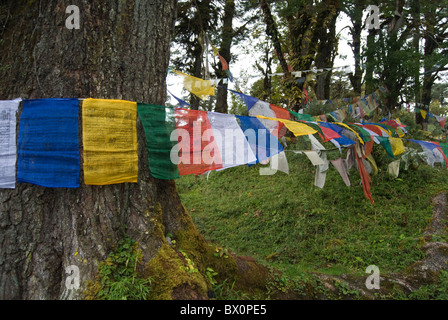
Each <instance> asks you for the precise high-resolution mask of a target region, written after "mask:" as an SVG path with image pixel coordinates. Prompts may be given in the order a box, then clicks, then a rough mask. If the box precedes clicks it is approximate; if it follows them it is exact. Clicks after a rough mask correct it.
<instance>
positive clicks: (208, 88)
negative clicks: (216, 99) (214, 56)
mask: <svg viewBox="0 0 448 320" xmlns="http://www.w3.org/2000/svg"><path fill="white" fill-rule="evenodd" d="M173 72H174V73H176V74H177V75H179V76H181V77H183V78H184V87H185V89H187V90H188V91H189V92H191V93H192V94H194V95H195V96H197V97H198V98H199V99H202V100H204V99H206V98H207V97H208V96H214V95H215V83H214V82H213V81H211V80H203V79H200V78H196V77H193V76H190V75H188V74H186V73H183V72H180V71H176V70H173Z"/></svg>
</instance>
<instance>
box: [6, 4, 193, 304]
mask: <svg viewBox="0 0 448 320" xmlns="http://www.w3.org/2000/svg"><path fill="white" fill-rule="evenodd" d="M73 4H74V5H77V6H78V7H79V9H80V17H81V25H80V29H72V30H69V29H67V28H66V26H65V21H66V19H67V18H68V17H69V14H67V13H66V7H65V5H64V4H63V2H61V1H57V0H47V1H35V2H29V1H17V0H13V1H12V0H11V1H6V2H5V1H3V3H2V4H1V6H0V12H1V13H2V16H1V19H2V20H3V21H2V24H1V25H2V26H3V28H2V30H1V43H2V50H1V53H0V62H1V65H2V66H7V68H2V69H1V77H0V87H1V88H2V89H1V92H0V95H1V98H2V99H12V98H16V97H22V98H24V99H26V98H58V97H76V98H88V97H93V98H104V99H125V100H131V101H138V102H146V103H153V104H160V105H163V104H164V103H165V101H166V84H165V79H166V74H167V69H168V63H169V50H170V41H171V34H172V28H173V20H174V13H175V6H176V1H175V0H163V1H162V0H159V1H118V0H114V1H107V2H102V3H101V5H99V4H94V3H92V1H87V0H78V1H73ZM80 110H81V108H80ZM19 112H20V110H19ZM80 114H81V111H80ZM80 122H81V121H80ZM79 129H80V130H79V132H80V141H82V140H81V137H82V127H81V125H80V128H79ZM138 138H139V151H138V153H139V154H138V155H139V178H138V183H124V184H117V185H107V186H88V185H84V184H83V173H82V152H81V151H80V158H81V163H80V166H81V185H80V187H79V188H78V189H51V188H44V187H40V186H35V185H31V184H26V183H21V184H17V187H16V189H14V190H0V299H79V298H82V289H84V288H85V284H86V282H87V281H88V280H92V279H93V278H94V277H95V275H96V273H97V268H98V263H99V262H100V261H102V260H105V259H106V258H107V256H108V254H109V253H110V252H111V250H113V248H114V247H115V246H116V244H117V242H118V241H119V240H120V239H121V238H122V237H123V235H124V232H127V233H128V235H129V236H130V237H131V238H133V239H135V240H136V241H137V242H138V243H139V247H140V249H141V250H142V255H143V263H146V262H148V261H149V260H151V259H152V258H153V257H155V256H156V255H157V253H158V251H159V250H160V248H161V247H162V246H163V244H164V243H165V242H166V239H165V238H164V234H160V232H157V230H160V229H162V230H163V232H166V233H168V232H171V233H176V232H177V231H178V230H182V229H184V228H186V226H189V227H191V225H190V223H191V221H190V220H191V219H189V216H188V213H187V212H186V211H185V209H184V208H183V207H182V204H181V202H180V200H179V197H178V194H177V191H176V186H175V183H174V182H173V181H162V180H156V179H154V178H153V177H152V176H151V174H150V171H149V168H148V165H147V157H148V154H147V151H146V142H145V136H144V133H143V129H142V127H141V123H140V122H138ZM81 148H82V146H81ZM160 212H161V214H160ZM70 265H75V266H77V267H78V268H79V270H80V280H81V290H78V291H76V292H75V291H73V290H68V289H67V287H66V286H65V280H66V277H67V276H68V275H67V274H65V268H66V267H68V266H70Z"/></svg>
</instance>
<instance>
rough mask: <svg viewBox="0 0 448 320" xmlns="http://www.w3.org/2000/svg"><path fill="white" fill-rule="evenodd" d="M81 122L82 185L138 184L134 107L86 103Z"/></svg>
mask: <svg viewBox="0 0 448 320" xmlns="http://www.w3.org/2000/svg"><path fill="white" fill-rule="evenodd" d="M82 120H83V124H82V128H83V145H84V152H83V155H84V182H85V184H88V185H107V184H117V183H125V182H137V180H138V143H137V103H136V102H130V101H124V100H104V99H86V100H84V102H83V105H82Z"/></svg>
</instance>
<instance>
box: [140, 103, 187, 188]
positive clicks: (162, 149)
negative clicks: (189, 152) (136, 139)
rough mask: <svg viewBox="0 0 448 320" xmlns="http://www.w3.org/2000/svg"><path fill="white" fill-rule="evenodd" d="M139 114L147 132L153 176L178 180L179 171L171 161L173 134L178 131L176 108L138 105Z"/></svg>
mask: <svg viewBox="0 0 448 320" xmlns="http://www.w3.org/2000/svg"><path fill="white" fill-rule="evenodd" d="M137 112H138V116H139V118H140V120H141V122H142V126H143V130H144V131H145V137H146V146H147V149H148V164H149V170H150V171H151V174H152V176H153V177H154V178H157V179H163V180H173V179H178V178H179V177H180V174H179V169H178V167H177V165H176V164H174V163H173V161H171V152H172V150H174V151H173V152H175V149H173V148H174V146H175V142H174V141H172V140H171V134H172V133H173V132H175V130H176V121H175V118H174V108H170V107H163V106H158V105H152V104H142V103H138V104H137ZM176 142H177V135H176Z"/></svg>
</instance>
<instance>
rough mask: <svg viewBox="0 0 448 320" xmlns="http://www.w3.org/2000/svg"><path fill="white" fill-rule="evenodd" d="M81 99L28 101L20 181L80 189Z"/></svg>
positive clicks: (20, 145)
mask: <svg viewBox="0 0 448 320" xmlns="http://www.w3.org/2000/svg"><path fill="white" fill-rule="evenodd" d="M78 115H79V106H78V99H35V100H24V101H23V110H22V114H21V116H20V128H19V138H18V162H17V182H22V183H32V184H35V185H39V186H43V187H49V188H77V187H79V180H80V177H79V175H80V170H79V139H78Z"/></svg>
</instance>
